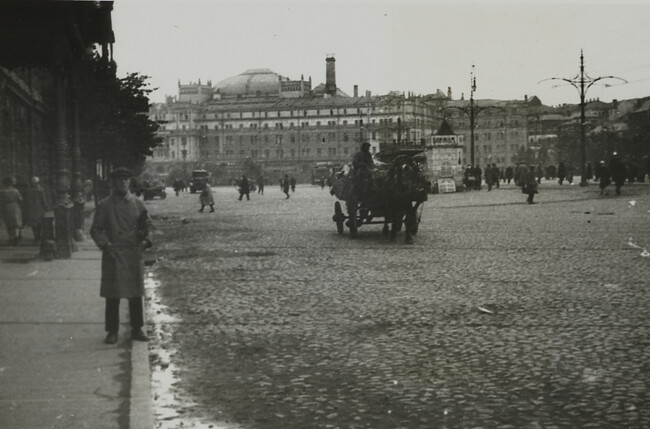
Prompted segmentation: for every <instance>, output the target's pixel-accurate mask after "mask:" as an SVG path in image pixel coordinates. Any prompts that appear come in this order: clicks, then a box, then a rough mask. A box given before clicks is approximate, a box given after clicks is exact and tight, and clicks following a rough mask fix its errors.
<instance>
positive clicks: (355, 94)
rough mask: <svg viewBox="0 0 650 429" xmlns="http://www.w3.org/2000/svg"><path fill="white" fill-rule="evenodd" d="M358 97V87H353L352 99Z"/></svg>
mask: <svg viewBox="0 0 650 429" xmlns="http://www.w3.org/2000/svg"><path fill="white" fill-rule="evenodd" d="M357 97H359V85H354V98H357Z"/></svg>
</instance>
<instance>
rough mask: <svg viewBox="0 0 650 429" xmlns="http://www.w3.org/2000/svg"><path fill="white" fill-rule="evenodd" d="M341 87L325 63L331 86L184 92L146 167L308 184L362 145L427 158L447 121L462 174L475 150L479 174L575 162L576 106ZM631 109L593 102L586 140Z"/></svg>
mask: <svg viewBox="0 0 650 429" xmlns="http://www.w3.org/2000/svg"><path fill="white" fill-rule="evenodd" d="M335 77H336V72H335V59H334V58H333V57H332V56H329V57H327V58H326V82H325V83H321V84H319V85H316V86H313V85H312V80H311V77H310V78H308V79H306V80H305V79H304V78H303V76H301V77H300V79H297V80H291V79H289V78H287V77H284V76H281V75H279V74H277V73H274V72H273V71H271V70H269V69H251V70H247V71H245V72H243V73H241V74H239V75H236V76H232V77H229V78H227V79H224V80H222V81H221V82H219V83H217V84H216V85H212V83H211V82H210V81H208V83H207V84H206V85H202V84H201V82H200V81H199V82H198V83H189V84H186V85H185V84H181V83H180V82H179V94H178V97H177V98H176V97H167V101H166V102H165V103H158V104H154V105H153V106H152V108H151V110H150V117H151V119H152V120H155V121H158V122H159V123H160V125H161V127H160V130H159V132H158V135H159V136H160V137H162V138H163V144H162V145H161V146H160V147H158V148H156V149H155V150H154V155H153V157H151V159H150V160H149V164H150V165H152V166H153V168H154V172H155V173H157V174H160V175H162V176H164V175H166V174H168V173H169V172H171V171H172V170H174V169H178V168H179V166H181V169H182V170H184V171H185V172H186V174H187V172H188V171H189V170H191V169H193V168H201V169H207V170H209V171H211V172H212V173H213V176H217V177H218V176H219V175H220V173H219V171H220V170H226V172H227V174H230V175H231V176H232V175H235V176H236V175H238V174H241V170H242V168H243V165H244V164H245V163H246V162H252V163H254V164H256V165H259V166H260V167H261V169H262V170H264V171H267V172H274V171H275V172H278V174H279V173H282V172H286V171H292V172H295V173H296V175H297V176H298V177H299V178H301V179H303V180H307V179H308V177H309V176H310V175H309V172H310V169H311V168H312V167H313V166H314V165H315V164H316V163H317V162H330V163H334V164H340V163H346V162H350V160H351V158H352V156H353V155H354V153H356V151H357V150H358V148H359V145H360V143H361V142H362V141H368V142H369V143H370V144H371V152H372V153H373V154H374V153H376V152H379V151H387V150H391V149H393V148H399V147H405V146H408V147H422V149H423V150H424V149H425V147H426V146H427V145H428V144H429V143H430V142H432V141H433V140H432V138H433V137H434V136H435V134H436V130H437V127H438V125H439V124H440V123H441V122H442V121H445V120H446V121H447V123H448V125H449V126H450V127H451V128H453V130H455V133H456V134H457V135H458V141H459V142H461V143H460V144H461V146H462V155H461V158H462V159H461V164H462V165H467V164H468V163H470V162H471V153H472V144H473V145H474V164H476V165H479V166H480V167H481V168H483V167H485V166H486V165H488V164H496V165H497V166H498V167H499V168H505V167H506V166H508V165H514V164H516V163H518V162H521V161H522V160H523V159H524V158H525V159H526V160H525V162H535V163H542V164H545V165H550V164H557V163H558V162H559V161H560V160H566V159H571V158H576V156H577V155H576V153H577V152H576V148H577V147H578V146H577V145H578V144H579V141H578V137H577V136H578V135H579V133H578V132H577V130H579V118H580V106H579V105H562V106H557V107H550V106H545V105H543V104H542V102H541V101H540V100H539V99H538V98H537V97H535V96H533V97H528V96H524V97H523V98H522V99H520V100H473V104H471V103H470V101H469V100H464V99H463V97H461V99H460V100H453V99H452V93H451V89H448V91H447V93H446V94H444V93H442V92H441V91H440V90H438V91H437V92H436V93H433V94H428V95H415V94H411V93H406V94H405V93H400V92H391V93H388V94H385V95H372V94H371V93H370V92H369V91H366V93H365V94H363V95H360V94H359V91H358V87H357V86H356V85H355V86H354V89H353V95H352V96H350V95H348V94H346V93H345V92H343V91H342V90H341V89H340V88H338V87H337V86H336V80H335ZM472 108H473V109H474V115H473V118H474V120H473V123H472V121H471V120H470V118H471V117H472V115H470V112H471V109H472ZM634 108H637V109H638V103H637V104H634V103H628V102H616V101H614V102H613V103H601V102H600V101H598V100H590V101H589V102H588V103H587V105H586V115H585V116H586V120H587V123H586V124H585V126H586V127H587V130H588V131H590V132H591V131H595V132H598V130H599V129H610V130H611V129H612V127H618V129H620V127H621V124H620V123H621V121H622V120H626V119H625V118H626V117H627V116H630V115H631V112H632V111H633V110H634ZM626 115H627V116H626ZM637 117H643V116H642V114H637ZM615 123H618V125H614V124H615ZM472 125H473V126H472ZM599 127H600V128H599ZM472 134H473V136H474V139H473V142H472V138H471V136H472ZM594 156H595V155H594ZM576 159H577V158H576Z"/></svg>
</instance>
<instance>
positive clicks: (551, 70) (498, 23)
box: [113, 0, 650, 105]
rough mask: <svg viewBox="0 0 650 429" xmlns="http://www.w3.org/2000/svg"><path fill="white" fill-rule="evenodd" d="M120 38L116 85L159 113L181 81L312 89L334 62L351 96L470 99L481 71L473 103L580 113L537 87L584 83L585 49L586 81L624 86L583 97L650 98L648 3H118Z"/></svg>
mask: <svg viewBox="0 0 650 429" xmlns="http://www.w3.org/2000/svg"><path fill="white" fill-rule="evenodd" d="M644 3H645V4H644ZM113 28H114V32H115V39H116V42H115V45H114V59H115V60H116V62H117V64H118V74H119V75H120V76H123V75H125V74H126V73H129V72H140V73H143V74H146V75H148V76H151V79H150V83H151V86H152V87H155V88H159V89H158V90H157V91H155V92H154V93H153V94H152V97H151V98H152V101H156V102H157V101H163V100H164V97H165V95H177V94H178V80H179V79H180V81H181V82H182V83H189V82H190V81H192V82H196V81H198V80H199V79H200V80H201V82H202V83H205V82H207V81H208V80H211V81H212V83H213V84H217V83H218V82H219V81H221V80H223V79H226V78H228V77H231V76H234V75H238V74H240V73H242V72H244V71H245V70H247V69H251V68H269V69H271V70H273V71H274V72H276V73H278V74H280V75H283V76H287V77H289V78H291V79H299V78H300V76H301V75H304V77H305V79H308V78H309V76H311V77H312V82H313V86H316V85H317V84H319V83H322V82H325V58H326V56H327V55H328V54H334V56H335V58H336V83H337V86H338V87H339V88H340V89H341V90H343V91H344V92H346V93H348V94H349V95H352V92H353V86H354V85H355V84H356V85H359V92H360V94H363V93H365V91H366V90H370V91H372V93H373V94H375V95H377V94H385V93H387V92H389V91H393V90H394V91H404V92H408V91H411V92H414V93H416V94H428V93H434V92H435V91H436V90H437V89H441V90H442V91H443V92H445V93H446V92H447V87H451V89H452V95H453V98H454V99H459V98H460V97H461V93H464V94H465V98H466V99H467V98H469V92H470V73H471V71H472V65H474V66H475V76H476V82H477V90H476V93H475V98H476V99H481V98H497V99H522V98H523V97H524V95H529V96H532V95H537V96H538V97H539V98H540V99H541V100H542V102H543V103H544V104H547V105H557V104H561V103H578V102H579V92H578V90H577V89H575V88H573V87H572V86H570V85H569V84H568V83H566V82H561V81H547V82H542V83H538V82H539V81H541V80H544V79H548V78H551V77H560V78H569V79H572V78H574V77H576V76H578V75H579V72H580V50H581V49H583V50H584V56H585V71H586V73H587V74H588V75H589V76H591V77H592V78H597V77H601V76H610V75H614V76H617V77H620V78H623V79H625V80H627V81H628V83H627V84H624V83H623V82H621V81H620V80H615V79H605V80H602V81H600V82H597V83H596V84H594V86H592V87H591V88H590V89H589V90H588V92H587V98H600V99H601V100H603V101H611V100H612V99H619V100H622V99H630V98H639V97H646V96H650V3H649V2H647V1H646V2H643V3H642V2H636V3H632V2H627V3H621V2H618V4H617V3H615V2H614V1H600V2H585V1H575V0H574V1H573V2H568V3H567V2H560V1H548V0H547V1H545V2H544V3H543V4H541V3H532V2H527V1H521V0H520V1H517V2H514V1H512V2H486V1H473V2H470V1H458V0H457V1H454V2H442V1H437V0H420V1H413V2H406V1H399V2H398V1H389V2H377V1H361V0H344V1H339V0H335V1H314V0H301V1H295V2H285V1H278V0H249V1H245V0H244V1H242V0H238V1H222V0H203V1H200V0H191V1H190V0H155V1H153V0H116V1H115V4H114V11H113ZM605 84H612V85H613V86H609V87H607V86H605ZM556 85H560V86H557V87H556Z"/></svg>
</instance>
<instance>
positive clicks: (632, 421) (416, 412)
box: [147, 182, 650, 429]
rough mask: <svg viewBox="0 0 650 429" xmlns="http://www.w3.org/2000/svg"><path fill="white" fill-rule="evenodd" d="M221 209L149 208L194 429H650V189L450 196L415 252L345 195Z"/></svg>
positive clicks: (174, 359) (231, 202) (434, 201)
mask: <svg viewBox="0 0 650 429" xmlns="http://www.w3.org/2000/svg"><path fill="white" fill-rule="evenodd" d="M214 195H215V200H216V212H215V213H207V212H206V213H197V209H198V207H199V205H198V195H192V194H189V193H182V194H181V195H180V196H175V195H173V193H171V194H170V195H169V196H168V198H167V199H166V200H162V201H159V200H155V201H151V202H147V204H148V206H149V208H150V210H151V212H152V214H153V216H154V218H155V224H156V226H157V228H158V230H157V233H156V234H157V235H156V239H157V240H156V241H157V255H158V262H157V264H156V265H155V267H154V271H153V275H154V277H155V278H156V280H158V281H159V283H160V285H159V287H158V288H157V289H156V294H157V295H158V296H159V299H160V301H161V302H162V303H164V304H165V305H166V306H167V307H168V311H169V312H170V313H171V315H172V316H175V317H176V321H175V322H173V323H167V324H165V322H164V321H161V322H157V321H156V317H155V315H154V316H153V320H152V322H151V323H153V324H156V323H158V324H159V325H160V324H163V325H165V326H158V328H159V330H160V332H164V333H165V335H162V334H161V335H160V336H159V337H158V338H156V339H154V341H153V342H152V344H151V347H152V348H153V349H155V348H156V347H159V348H162V349H168V350H171V351H172V353H171V354H170V356H171V357H169V360H171V362H161V360H160V359H158V360H157V359H156V357H157V356H156V355H155V353H154V356H152V362H153V367H154V368H153V369H154V371H165V368H166V367H167V365H169V364H170V363H172V364H173V366H174V368H175V371H176V373H175V374H174V375H175V376H176V377H177V378H178V382H177V383H176V384H175V386H174V395H175V396H176V397H177V398H178V399H179V404H180V403H182V402H183V400H185V401H186V402H187V404H188V405H185V406H182V405H179V407H178V409H177V415H176V416H173V418H175V419H177V422H178V423H177V424H178V426H179V427H180V425H182V424H183V419H189V418H190V417H192V418H202V419H205V420H206V421H213V422H219V424H221V425H223V427H241V428H260V429H285V428H306V429H311V428H314V429H315V428H348V429H352V428H377V429H382V428H387V429H388V428H390V429H394V428H531V429H533V428H648V427H650V389H649V388H650V361H649V360H648V357H649V356H650V314H649V313H648V308H649V306H650V281H649V274H650V257H648V250H650V185H646V184H633V185H627V186H624V188H623V195H621V196H615V195H613V190H612V191H611V192H610V194H609V195H606V196H599V194H598V187H597V186H596V185H593V184H592V185H591V186H588V187H586V188H582V187H579V186H577V185H573V186H567V185H564V186H559V185H558V184H556V183H554V182H542V184H541V185H540V193H539V195H537V196H536V201H537V202H538V204H534V205H528V204H525V198H526V196H525V195H523V194H522V193H521V192H520V191H519V190H518V189H517V188H515V187H514V186H512V185H510V186H507V185H506V186H502V187H501V188H500V189H495V190H492V191H491V192H487V189H486V188H484V189H483V190H482V191H480V192H467V193H455V194H445V195H431V196H430V198H429V201H427V202H426V203H425V205H424V210H423V216H422V221H421V223H420V228H419V232H418V234H417V236H416V237H415V244H413V245H407V244H405V243H404V241H403V234H399V235H398V239H397V241H395V242H391V241H390V240H389V239H388V237H385V236H384V235H382V233H381V225H364V226H362V227H361V228H360V230H359V236H358V238H357V239H351V238H350V237H349V234H348V232H347V230H346V231H345V233H344V234H343V235H338V234H337V231H336V227H335V224H334V222H333V221H332V215H333V214H334V202H335V201H336V199H335V198H334V197H333V196H331V195H330V194H329V192H328V190H327V188H326V189H325V190H321V189H320V188H319V187H312V186H308V185H303V186H299V187H298V188H297V190H296V192H295V193H293V194H292V195H291V198H290V199H288V200H287V199H285V198H284V194H283V193H282V192H281V191H280V189H279V187H278V186H267V188H266V192H265V194H264V195H263V196H260V195H258V194H252V195H251V200H250V201H237V196H238V194H237V193H236V191H235V190H234V189H233V188H229V187H224V188H214ZM154 399H155V398H154ZM158 424H159V425H160V424H161V423H160V422H159V423H158ZM214 426H215V427H217V424H216V423H215V425H214Z"/></svg>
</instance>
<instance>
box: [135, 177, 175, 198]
mask: <svg viewBox="0 0 650 429" xmlns="http://www.w3.org/2000/svg"><path fill="white" fill-rule="evenodd" d="M133 193H134V194H135V195H136V196H138V197H139V196H142V198H144V200H145V201H147V200H153V199H154V198H156V197H158V198H160V199H161V200H164V199H165V198H167V191H165V185H164V184H163V183H162V182H160V181H152V182H149V181H147V180H145V181H143V182H142V183H136V184H135V186H133Z"/></svg>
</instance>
